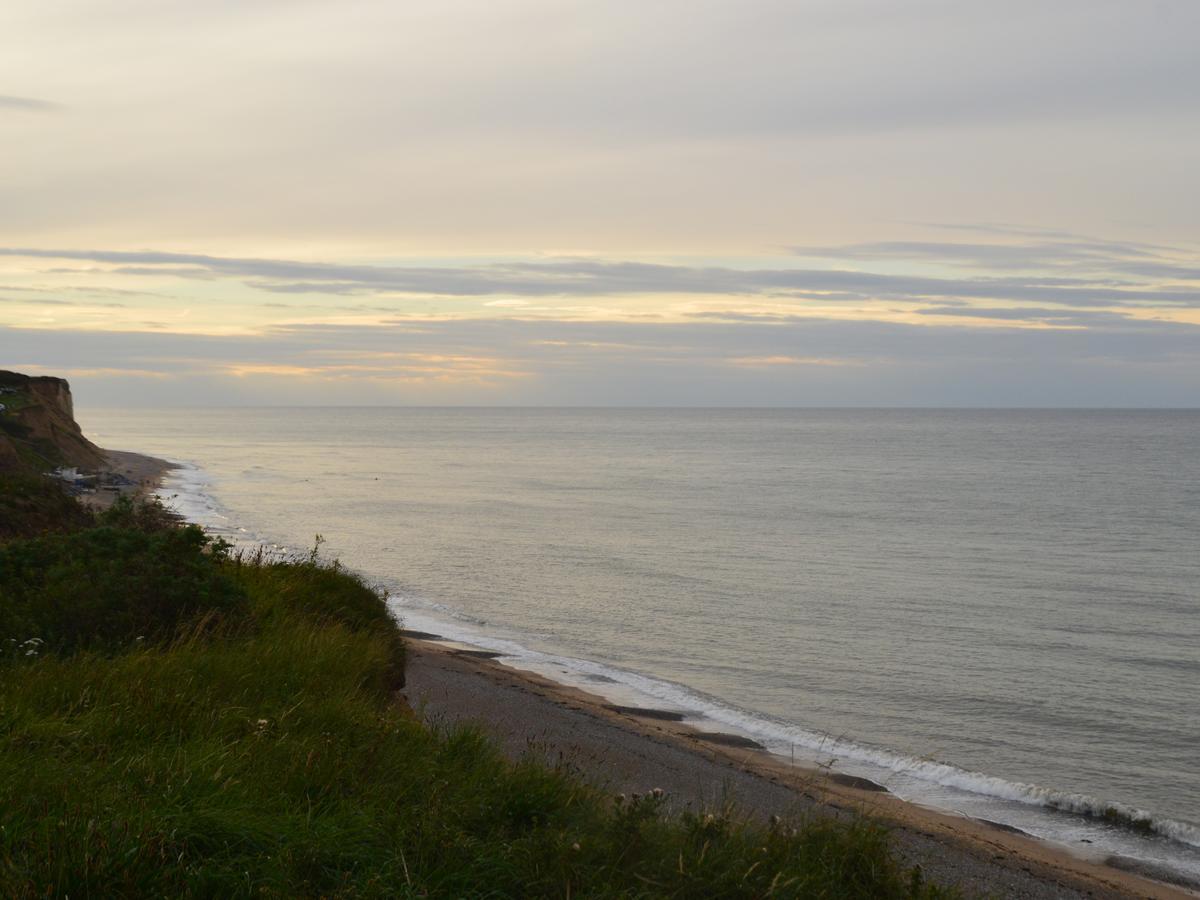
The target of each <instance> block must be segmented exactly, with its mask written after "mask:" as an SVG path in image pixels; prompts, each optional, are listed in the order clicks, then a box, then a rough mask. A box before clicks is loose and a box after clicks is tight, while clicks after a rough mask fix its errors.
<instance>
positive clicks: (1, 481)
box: [0, 474, 92, 541]
mask: <svg viewBox="0 0 1200 900" xmlns="http://www.w3.org/2000/svg"><path fill="white" fill-rule="evenodd" d="M90 524H92V517H91V514H90V513H89V512H88V511H87V510H86V509H84V508H83V505H82V504H81V503H80V502H79V501H78V500H76V499H75V498H73V497H68V496H67V495H66V493H65V492H64V491H63V489H62V484H61V483H60V482H57V481H52V480H51V479H49V478H47V477H45V476H44V475H20V474H3V475H0V541H9V540H14V539H16V538H28V537H37V536H38V535H42V534H48V533H54V532H64V531H77V530H79V529H81V528H86V527H87V526H89V525H90Z"/></svg>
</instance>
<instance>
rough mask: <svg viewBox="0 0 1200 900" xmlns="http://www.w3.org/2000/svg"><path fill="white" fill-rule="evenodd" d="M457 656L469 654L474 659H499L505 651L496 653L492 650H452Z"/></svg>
mask: <svg viewBox="0 0 1200 900" xmlns="http://www.w3.org/2000/svg"><path fill="white" fill-rule="evenodd" d="M451 652H452V653H453V654H454V655H455V656H469V657H471V658H472V659H499V658H500V657H501V656H503V655H504V654H503V653H494V652H492V651H491V650H452V651H451Z"/></svg>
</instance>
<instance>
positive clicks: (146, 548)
mask: <svg viewBox="0 0 1200 900" xmlns="http://www.w3.org/2000/svg"><path fill="white" fill-rule="evenodd" d="M142 525H143V526H144V525H145V523H142ZM100 532H105V535H104V537H103V540H102V541H101V544H102V545H103V546H105V547H110V548H120V549H119V550H116V549H114V550H113V552H119V553H122V554H124V555H123V557H122V566H121V568H122V569H124V570H126V571H129V572H130V575H131V577H132V576H133V575H134V574H136V573H137V572H138V571H141V569H142V568H144V569H145V572H146V573H154V572H157V571H158V569H156V568H155V567H156V566H158V565H159V563H158V562H156V561H154V559H152V557H155V556H157V555H159V554H160V553H161V550H162V546H163V545H162V544H160V543H155V539H156V538H157V537H161V536H162V534H164V533H168V534H169V533H170V532H163V531H155V530H153V529H150V530H146V529H145V528H144V527H139V526H138V525H137V523H136V522H132V523H131V522H129V521H127V522H125V523H124V524H114V522H113V521H112V520H109V521H108V522H106V523H105V524H103V525H100V526H97V527H95V528H86V529H82V530H77V531H74V532H70V533H68V534H65V535H59V536H56V537H54V538H53V540H54V541H61V542H62V544H61V546H70V547H73V548H77V547H79V546H91V545H90V544H89V542H91V541H96V540H100V539H99V538H97V537H96V534H97V533H100ZM115 532H124V533H127V534H126V535H125V536H124V537H121V538H120V539H117V538H114V537H113V534H114V533H115ZM128 535H140V537H139V538H137V539H134V538H131V537H129V536H128ZM45 540H46V538H39V539H35V540H33V541H28V542H22V541H17V542H15V543H14V542H10V543H9V544H8V545H7V546H5V547H3V548H0V550H3V552H5V553H7V554H8V557H4V558H11V557H12V556H13V555H14V554H16V555H18V556H21V555H22V554H24V555H25V556H29V555H31V554H32V555H33V556H37V553H34V552H33V551H30V550H29V546H30V545H38V546H39V547H40V546H41V545H40V544H38V542H39V541H42V542H44V541H45ZM191 540H192V543H191V544H188V545H187V546H186V549H185V550H180V551H178V552H179V553H181V554H183V555H185V556H186V555H188V554H190V557H189V560H190V562H189V565H194V566H195V571H196V572H200V573H201V575H200V576H197V577H199V578H200V579H201V580H202V581H203V580H204V579H210V578H216V579H219V580H221V582H222V584H223V585H224V587H223V588H222V589H221V591H210V592H209V593H208V594H206V595H204V597H205V598H206V599H204V600H203V601H202V602H198V600H197V598H198V597H199V595H193V596H192V599H191V600H190V601H188V600H186V599H183V598H180V597H176V598H175V599H174V600H172V601H171V602H170V603H166V601H165V600H164V603H163V604H162V605H161V606H162V608H161V609H159V607H154V608H155V609H156V610H157V611H158V612H159V613H161V615H160V617H159V619H158V620H157V621H159V624H160V625H162V626H163V627H161V628H159V629H158V630H157V631H156V632H154V633H153V634H152V635H151V636H150V637H146V636H145V635H143V634H135V633H134V630H136V629H134V630H126V631H125V632H123V633H120V632H119V629H110V633H109V634H107V635H106V637H105V638H104V639H103V640H93V641H89V640H80V639H79V638H78V635H77V629H74V627H73V626H72V625H71V624H70V623H69V622H67V621H66V620H62V619H59V618H56V617H54V616H47V617H44V622H46V623H49V624H44V625H43V626H41V627H42V629H43V630H42V631H41V632H39V634H38V635H29V636H28V638H26V639H24V643H23V646H24V647H25V650H24V651H23V652H21V653H19V654H6V655H4V657H3V658H2V659H0V896H4V897H12V898H26V897H28V898H32V897H46V896H57V897H68V896H69V897H73V898H75V897H100V896H103V897H143V896H172V897H175V896H181V897H252V896H254V897H264V896H265V897H426V896H429V897H530V896H534V897H541V896H544V897H567V896H570V897H706V898H707V897H766V896H778V897H830V898H836V897H880V898H889V897H938V896H945V894H944V892H942V891H940V890H939V889H938V888H936V887H934V886H930V885H925V884H922V883H921V881H920V877H919V873H917V874H915V875H914V873H912V872H908V871H905V870H904V869H902V868H901V867H900V866H899V865H898V864H897V863H896V862H895V860H894V858H893V856H892V855H891V852H890V850H889V847H888V841H887V835H886V833H885V831H884V830H883V829H882V828H880V827H879V826H877V825H875V824H872V823H870V822H867V821H861V822H856V823H852V824H848V825H847V824H837V823H832V822H810V823H804V824H800V825H798V826H796V827H793V826H791V825H788V826H785V825H783V824H778V825H774V826H769V827H768V826H756V825H750V824H745V823H742V822H739V821H737V820H735V819H734V818H733V817H732V816H730V815H728V814H725V813H722V812H720V811H717V812H714V813H712V814H695V815H684V816H682V817H668V816H666V815H664V814H663V812H662V804H663V801H662V799H661V798H660V797H657V796H655V795H654V794H648V795H645V796H641V797H636V798H633V799H615V798H613V797H611V796H608V795H605V794H602V793H600V792H598V791H597V790H595V789H593V788H591V787H589V786H587V785H585V784H583V783H582V782H580V781H578V780H577V779H575V778H574V777H572V776H571V775H569V774H568V773H567V772H565V771H560V770H556V769H553V768H548V767H546V766H545V765H543V764H540V763H536V762H534V761H532V760H530V761H525V762H520V763H516V764H514V763H511V762H508V761H506V760H505V759H504V758H503V756H502V755H501V754H500V752H499V751H498V750H497V749H496V747H495V746H494V745H493V744H492V743H491V742H490V741H489V740H488V739H487V738H486V737H485V736H484V735H483V734H481V733H480V732H478V731H475V730H471V729H458V730H453V731H444V732H440V731H434V730H431V729H429V728H427V727H426V726H424V725H423V724H421V723H419V722H417V721H416V720H415V719H414V717H413V716H412V714H411V712H410V711H409V710H408V709H407V708H406V707H405V706H404V705H403V704H402V703H399V702H397V699H396V694H395V688H396V685H397V683H398V682H399V680H400V679H401V678H402V675H403V644H402V642H401V639H400V636H399V633H398V630H397V628H396V626H395V624H394V623H393V622H392V620H391V619H390V617H389V616H388V613H387V610H386V606H385V603H384V601H383V599H382V598H381V597H380V596H378V595H377V594H376V593H375V592H374V591H372V590H371V589H370V588H368V587H366V586H365V585H363V584H362V583H361V581H359V580H358V579H357V578H355V577H354V576H353V575H351V574H350V573H347V572H345V571H342V570H340V569H339V568H338V567H336V566H328V565H323V564H321V563H319V562H318V561H317V560H316V559H315V558H310V559H302V560H297V561H291V562H270V561H266V560H263V559H262V558H257V559H238V558H230V557H229V556H228V555H227V554H226V553H225V552H224V550H223V548H221V547H219V546H218V547H215V548H214V547H213V546H211V545H208V544H206V543H205V542H196V541H195V540H194V539H191ZM17 545H21V546H20V547H18V546H17ZM14 547H17V549H16V550H14ZM38 552H39V553H40V552H42V551H41V550H39V551H38ZM185 569H186V567H185ZM130 570H132V571H130ZM186 570H187V571H192V570H191V569H186ZM153 577H157V575H154V576H153ZM153 577H151V575H150V574H147V578H148V579H149V581H147V583H150V581H153ZM189 583H190V582H189ZM92 586H93V587H95V588H98V589H99V592H100V593H104V594H110V595H111V596H107V598H106V599H103V600H102V601H100V600H98V601H95V602H96V603H98V604H100V605H105V608H107V609H110V610H111V609H114V608H116V607H112V606H110V605H108V604H112V603H114V602H115V599H114V598H117V597H118V596H119V594H120V591H121V588H120V583H119V582H118V581H106V580H101V581H100V582H93V584H92ZM64 589H66V588H64ZM12 590H13V588H12V584H11V582H6V581H5V580H4V578H3V571H0V605H2V604H7V603H8V602H9V601H10V597H11V595H12ZM136 594H137V592H131V594H130V595H131V596H135V595H136ZM23 596H24V595H23ZM30 596H32V595H30ZM37 596H39V597H41V598H43V600H44V601H45V602H50V601H51V600H52V599H53V597H51V596H50V595H49V594H45V593H43V594H38V595H37ZM64 596H65V595H64ZM71 596H73V597H75V599H76V600H78V599H79V597H80V596H81V594H78V593H77V594H72V595H71ZM166 596H167V594H163V597H164V598H165V597H166ZM38 602H41V601H38ZM189 602H190V604H191V605H188V603H189ZM135 605H136V604H135ZM117 606H119V604H117ZM168 607H170V608H172V609H173V610H174V611H173V612H171V611H170V610H169V609H168ZM118 612H119V610H118ZM139 627H140V626H139ZM139 637H142V638H144V639H143V640H138V638H139ZM33 638H37V640H35V641H33V642H32V643H30V639H33Z"/></svg>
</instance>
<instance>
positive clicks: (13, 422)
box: [0, 370, 108, 472]
mask: <svg viewBox="0 0 1200 900" xmlns="http://www.w3.org/2000/svg"><path fill="white" fill-rule="evenodd" d="M0 407H3V408H2V409H0V471H13V470H24V471H41V472H45V471H49V470H51V469H54V468H56V467H58V466H78V467H80V468H82V469H97V468H101V467H103V466H105V465H106V464H107V462H108V460H107V457H106V456H105V454H104V451H103V450H101V449H100V448H99V447H97V446H96V445H95V444H93V443H92V442H91V441H89V440H88V439H87V438H85V437H84V436H83V432H82V431H81V430H80V428H79V425H78V424H77V423H76V422H75V407H74V404H73V403H72V401H71V386H70V385H69V384H67V382H66V381H64V380H63V379H62V378H49V377H33V376H29V375H22V374H20V373H19V372H6V371H3V370H0Z"/></svg>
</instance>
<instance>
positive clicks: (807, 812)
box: [405, 634, 1198, 898]
mask: <svg viewBox="0 0 1200 900" xmlns="http://www.w3.org/2000/svg"><path fill="white" fill-rule="evenodd" d="M409 647H410V656H409V663H408V670H407V678H408V681H407V686H406V688H405V695H406V697H407V699H408V701H409V703H410V705H411V706H412V707H413V709H414V710H417V711H418V713H419V714H420V715H422V716H423V717H424V718H425V719H426V720H427V721H429V722H431V723H433V724H438V723H445V724H452V723H458V722H477V723H479V724H481V725H482V726H484V727H485V728H486V729H487V730H488V731H489V732H491V733H492V734H494V735H495V737H496V738H497V739H498V740H499V741H500V742H501V743H502V745H503V746H504V748H505V750H506V752H508V753H509V754H511V755H513V756H519V755H521V754H524V753H527V752H531V751H532V752H534V753H536V754H539V755H541V756H543V757H544V758H546V759H547V760H549V761H551V762H553V763H563V764H565V765H567V766H569V767H571V768H572V769H574V770H576V771H577V772H578V773H579V774H580V775H582V776H583V777H585V778H587V779H589V780H591V781H593V782H594V783H597V784H599V785H600V786H602V787H604V788H606V789H608V790H611V791H613V792H614V793H619V792H620V793H627V794H628V793H632V792H646V791H649V790H652V789H653V788H662V789H663V790H665V791H667V793H668V795H669V797H670V799H671V802H672V803H673V804H674V805H675V806H677V807H686V806H691V807H692V808H701V807H709V808H711V807H714V806H721V805H723V804H724V803H725V802H726V801H730V800H731V801H733V802H734V803H735V804H736V806H737V808H738V810H739V812H741V813H742V814H745V815H749V816H758V817H766V816H768V815H773V814H774V815H780V816H783V817H804V816H814V815H817V816H848V815H855V814H862V813H865V814H867V815H870V816H873V817H875V818H877V819H880V820H882V821H884V822H886V823H887V824H888V825H889V826H890V827H891V828H892V829H893V839H894V842H895V846H896V848H897V850H898V852H899V853H900V854H901V856H902V857H903V858H904V860H905V861H906V862H907V863H908V864H910V865H913V864H917V865H920V866H921V868H922V869H923V871H924V872H925V874H926V876H927V877H929V878H931V879H934V880H936V881H938V882H940V883H942V884H948V885H950V884H952V885H959V886H960V887H962V888H963V890H964V891H965V892H966V893H967V894H968V895H969V896H978V895H990V896H999V897H1020V898H1050V897H1062V898H1085V897H1092V898H1115V897H1154V898H1184V897H1192V898H1194V897H1196V896H1198V894H1194V893H1189V892H1187V891H1184V890H1182V889H1180V888H1176V887H1172V886H1169V885H1166V884H1162V883H1159V882H1155V881H1150V880H1148V879H1146V878H1142V877H1140V876H1139V875H1136V874H1132V873H1130V872H1128V871H1123V870H1122V869H1119V868H1117V867H1116V866H1115V865H1112V864H1110V863H1109V862H1108V861H1105V860H1097V861H1089V860H1087V859H1084V858H1082V857H1077V856H1075V855H1072V854H1071V853H1069V852H1067V851H1065V850H1063V849H1060V848H1059V847H1057V846H1054V845H1051V844H1048V843H1046V842H1043V841H1039V840H1036V839H1033V838H1031V837H1028V836H1025V835H1022V834H1019V833H1012V832H1011V830H1006V829H1005V828H1004V827H1003V826H997V825H991V824H988V823H985V822H981V821H976V820H972V819H967V818H964V817H961V816H954V815H950V814H945V813H941V812H937V811H934V810H930V809H926V808H924V807H920V806H917V805H915V804H912V803H907V802H905V801H902V800H900V799H899V798H896V797H894V796H892V795H891V794H888V793H887V792H886V791H884V790H882V789H880V788H878V786H875V785H872V784H871V783H870V782H865V781H863V780H861V779H854V778H852V777H847V776H838V775H833V776H828V775H827V774H825V773H822V772H820V771H817V770H814V769H806V768H800V767H793V766H792V765H790V764H789V762H788V761H787V760H784V759H781V758H779V757H777V756H774V755H773V754H770V753H767V752H765V751H763V750H761V749H757V748H755V747H754V746H753V742H748V741H746V740H745V739H744V738H740V737H739V736H736V735H726V736H724V737H721V736H719V735H717V736H714V735H711V734H709V735H706V734H705V733H703V732H699V731H697V730H696V729H694V728H691V727H689V726H688V725H686V724H684V723H683V722H680V721H676V720H675V718H676V717H673V716H672V715H671V714H670V713H666V712H664V711H661V710H651V709H644V710H639V709H636V708H628V707H616V706H613V705H611V704H610V703H609V701H607V700H605V699H604V698H603V697H600V696H598V695H595V694H590V693H587V692H585V691H582V690H577V689H575V688H571V687H568V686H565V685H562V684H558V683H556V682H553V681H550V680H548V679H545V678H543V677H541V676H539V675H536V674H533V673H529V672H522V671H519V670H517V669H513V668H510V667H508V666H504V665H501V664H499V663H497V662H495V661H493V660H492V659H490V658H489V657H490V656H493V655H494V654H488V653H482V652H477V651H469V650H463V649H461V648H455V647H454V646H453V645H449V644H446V643H442V642H439V641H435V640H429V639H422V638H421V637H419V636H414V635H412V634H410V635H409Z"/></svg>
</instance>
